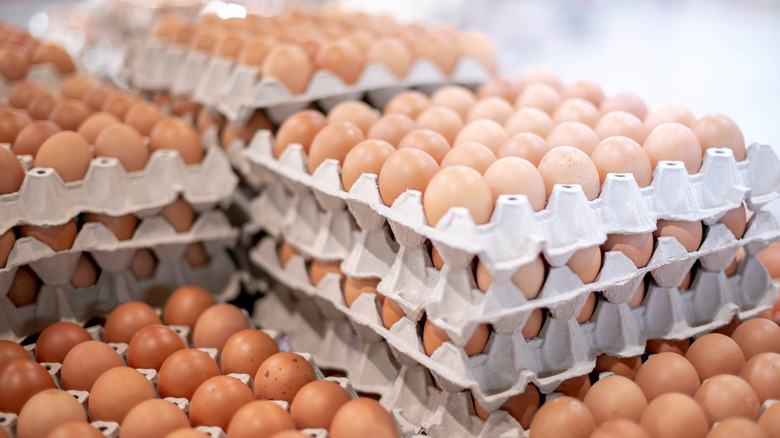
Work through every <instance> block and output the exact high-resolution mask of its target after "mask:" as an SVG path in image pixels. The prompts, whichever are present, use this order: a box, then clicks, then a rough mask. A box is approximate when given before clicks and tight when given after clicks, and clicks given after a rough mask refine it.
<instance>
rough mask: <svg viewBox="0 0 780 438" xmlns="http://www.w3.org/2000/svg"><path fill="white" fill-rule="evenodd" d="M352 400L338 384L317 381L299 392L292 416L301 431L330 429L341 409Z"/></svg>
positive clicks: (291, 406)
mask: <svg viewBox="0 0 780 438" xmlns="http://www.w3.org/2000/svg"><path fill="white" fill-rule="evenodd" d="M351 399H352V398H351V397H350V395H349V393H348V392H347V391H346V390H345V389H344V388H342V387H341V386H340V385H339V384H338V383H335V382H331V381H328V380H315V381H313V382H309V383H307V384H306V385H304V386H303V387H302V388H301V389H300V390H298V393H297V394H296V395H295V398H294V399H293V401H292V403H291V404H290V415H292V418H293V420H294V421H295V426H296V427H298V428H299V429H318V428H320V429H328V428H330V424H331V422H332V421H333V417H334V416H335V415H336V412H337V411H338V410H339V408H341V406H343V405H344V403H347V402H348V401H350V400H351Z"/></svg>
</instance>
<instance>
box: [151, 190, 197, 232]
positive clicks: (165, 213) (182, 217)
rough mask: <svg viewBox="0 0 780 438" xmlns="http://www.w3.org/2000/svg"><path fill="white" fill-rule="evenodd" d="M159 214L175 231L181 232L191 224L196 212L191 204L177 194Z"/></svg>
mask: <svg viewBox="0 0 780 438" xmlns="http://www.w3.org/2000/svg"><path fill="white" fill-rule="evenodd" d="M160 216H162V217H163V218H165V220H166V221H168V223H170V224H171V225H172V226H173V229H174V230H175V231H176V232H177V233H183V232H185V231H187V230H189V229H190V227H191V226H192V223H193V222H194V221H195V217H196V213H195V210H193V208H192V206H191V205H190V204H189V203H187V201H185V200H184V198H182V197H181V196H179V197H178V198H176V200H175V201H173V202H171V203H170V204H168V205H166V206H165V207H163V209H162V210H161V211H160Z"/></svg>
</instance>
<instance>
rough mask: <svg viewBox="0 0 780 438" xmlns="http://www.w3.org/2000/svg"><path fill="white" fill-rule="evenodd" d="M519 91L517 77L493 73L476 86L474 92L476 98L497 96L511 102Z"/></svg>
mask: <svg viewBox="0 0 780 438" xmlns="http://www.w3.org/2000/svg"><path fill="white" fill-rule="evenodd" d="M519 91H520V86H519V82H518V80H517V79H515V78H513V77H510V76H504V75H494V76H490V77H489V78H487V80H486V81H485V82H483V83H481V84H480V85H479V86H477V91H476V94H477V98H478V99H484V98H486V97H499V98H502V99H503V100H506V101H507V102H510V103H511V102H514V101H515V99H516V98H517V93H518V92H519Z"/></svg>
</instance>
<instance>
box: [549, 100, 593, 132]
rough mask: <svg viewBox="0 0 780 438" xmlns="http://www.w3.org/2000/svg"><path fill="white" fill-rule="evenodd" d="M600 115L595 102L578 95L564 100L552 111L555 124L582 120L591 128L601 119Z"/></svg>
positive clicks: (581, 121)
mask: <svg viewBox="0 0 780 438" xmlns="http://www.w3.org/2000/svg"><path fill="white" fill-rule="evenodd" d="M599 116H600V114H599V110H598V109H597V108H596V106H595V105H594V104H593V103H591V102H590V101H588V100H585V99H580V98H578V97H570V98H567V99H564V100H562V101H561V102H560V103H559V104H558V105H557V106H556V107H555V109H554V110H553V112H552V119H553V122H554V123H555V124H561V123H564V122H580V123H582V124H584V125H587V126H590V127H591V128H592V127H593V126H595V125H596V122H598V121H599Z"/></svg>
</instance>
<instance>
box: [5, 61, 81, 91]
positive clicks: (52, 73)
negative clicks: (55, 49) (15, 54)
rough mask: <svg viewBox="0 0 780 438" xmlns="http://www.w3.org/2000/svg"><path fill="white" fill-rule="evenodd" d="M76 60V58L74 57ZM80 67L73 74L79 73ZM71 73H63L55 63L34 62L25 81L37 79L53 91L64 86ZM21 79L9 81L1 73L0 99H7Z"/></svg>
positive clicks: (36, 80)
mask: <svg viewBox="0 0 780 438" xmlns="http://www.w3.org/2000/svg"><path fill="white" fill-rule="evenodd" d="M74 61H75V59H74ZM78 70H79V68H78V66H77V71H76V72H75V73H73V74H79V71H78ZM68 76H70V74H62V73H60V71H59V70H57V67H55V66H54V64H51V63H46V64H33V65H31V66H30V68H29V69H28V70H27V76H25V77H24V79H22V80H25V81H35V82H38V83H39V84H41V85H43V86H45V87H46V88H48V89H49V90H51V91H59V89H60V87H61V86H62V82H63V81H64V80H65V79H66V78H67V77H68ZM17 83H19V81H9V80H7V79H6V78H5V76H3V75H1V74H0V99H3V100H6V99H8V96H9V95H10V93H11V90H12V89H13V88H14V86H16V84H17Z"/></svg>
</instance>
